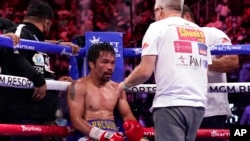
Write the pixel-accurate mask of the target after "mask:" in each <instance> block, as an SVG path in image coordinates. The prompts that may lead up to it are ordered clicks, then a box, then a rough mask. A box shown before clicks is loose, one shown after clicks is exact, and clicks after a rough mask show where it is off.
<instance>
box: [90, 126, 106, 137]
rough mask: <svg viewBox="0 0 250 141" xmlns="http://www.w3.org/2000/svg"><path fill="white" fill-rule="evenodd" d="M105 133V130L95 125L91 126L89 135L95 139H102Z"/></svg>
mask: <svg viewBox="0 0 250 141" xmlns="http://www.w3.org/2000/svg"><path fill="white" fill-rule="evenodd" d="M103 133H105V131H104V130H102V129H100V128H97V127H93V128H91V130H90V132H89V137H90V138H92V139H94V140H100V139H101V137H102V134H103Z"/></svg>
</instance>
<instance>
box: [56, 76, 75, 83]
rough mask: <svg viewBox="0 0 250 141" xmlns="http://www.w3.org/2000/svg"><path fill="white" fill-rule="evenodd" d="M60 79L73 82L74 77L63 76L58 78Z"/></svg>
mask: <svg viewBox="0 0 250 141" xmlns="http://www.w3.org/2000/svg"><path fill="white" fill-rule="evenodd" d="M58 81H67V82H73V79H72V78H71V77H70V76H62V77H60V78H59V79H58Z"/></svg>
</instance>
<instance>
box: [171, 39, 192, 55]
mask: <svg viewBox="0 0 250 141" xmlns="http://www.w3.org/2000/svg"><path fill="white" fill-rule="evenodd" d="M174 48H175V52H178V53H192V44H191V43H190V42H185V41H174Z"/></svg>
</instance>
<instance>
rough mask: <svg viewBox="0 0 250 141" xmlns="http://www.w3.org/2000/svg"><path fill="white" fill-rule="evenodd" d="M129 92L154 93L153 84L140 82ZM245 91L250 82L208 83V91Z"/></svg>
mask: <svg viewBox="0 0 250 141" xmlns="http://www.w3.org/2000/svg"><path fill="white" fill-rule="evenodd" d="M127 92H130V93H155V92H156V85H155V84H141V85H137V86H134V87H131V88H129V89H128V90H127ZM237 92H240V93H246V92H250V83H209V84H208V93H237Z"/></svg>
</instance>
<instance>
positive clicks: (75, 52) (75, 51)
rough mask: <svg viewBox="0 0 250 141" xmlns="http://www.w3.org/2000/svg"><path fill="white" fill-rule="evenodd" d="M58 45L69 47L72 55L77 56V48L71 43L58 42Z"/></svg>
mask: <svg viewBox="0 0 250 141" xmlns="http://www.w3.org/2000/svg"><path fill="white" fill-rule="evenodd" d="M60 45H64V46H69V47H71V49H72V53H73V54H74V55H76V54H78V53H79V51H80V48H79V46H78V45H76V44H74V43H72V42H60Z"/></svg>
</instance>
